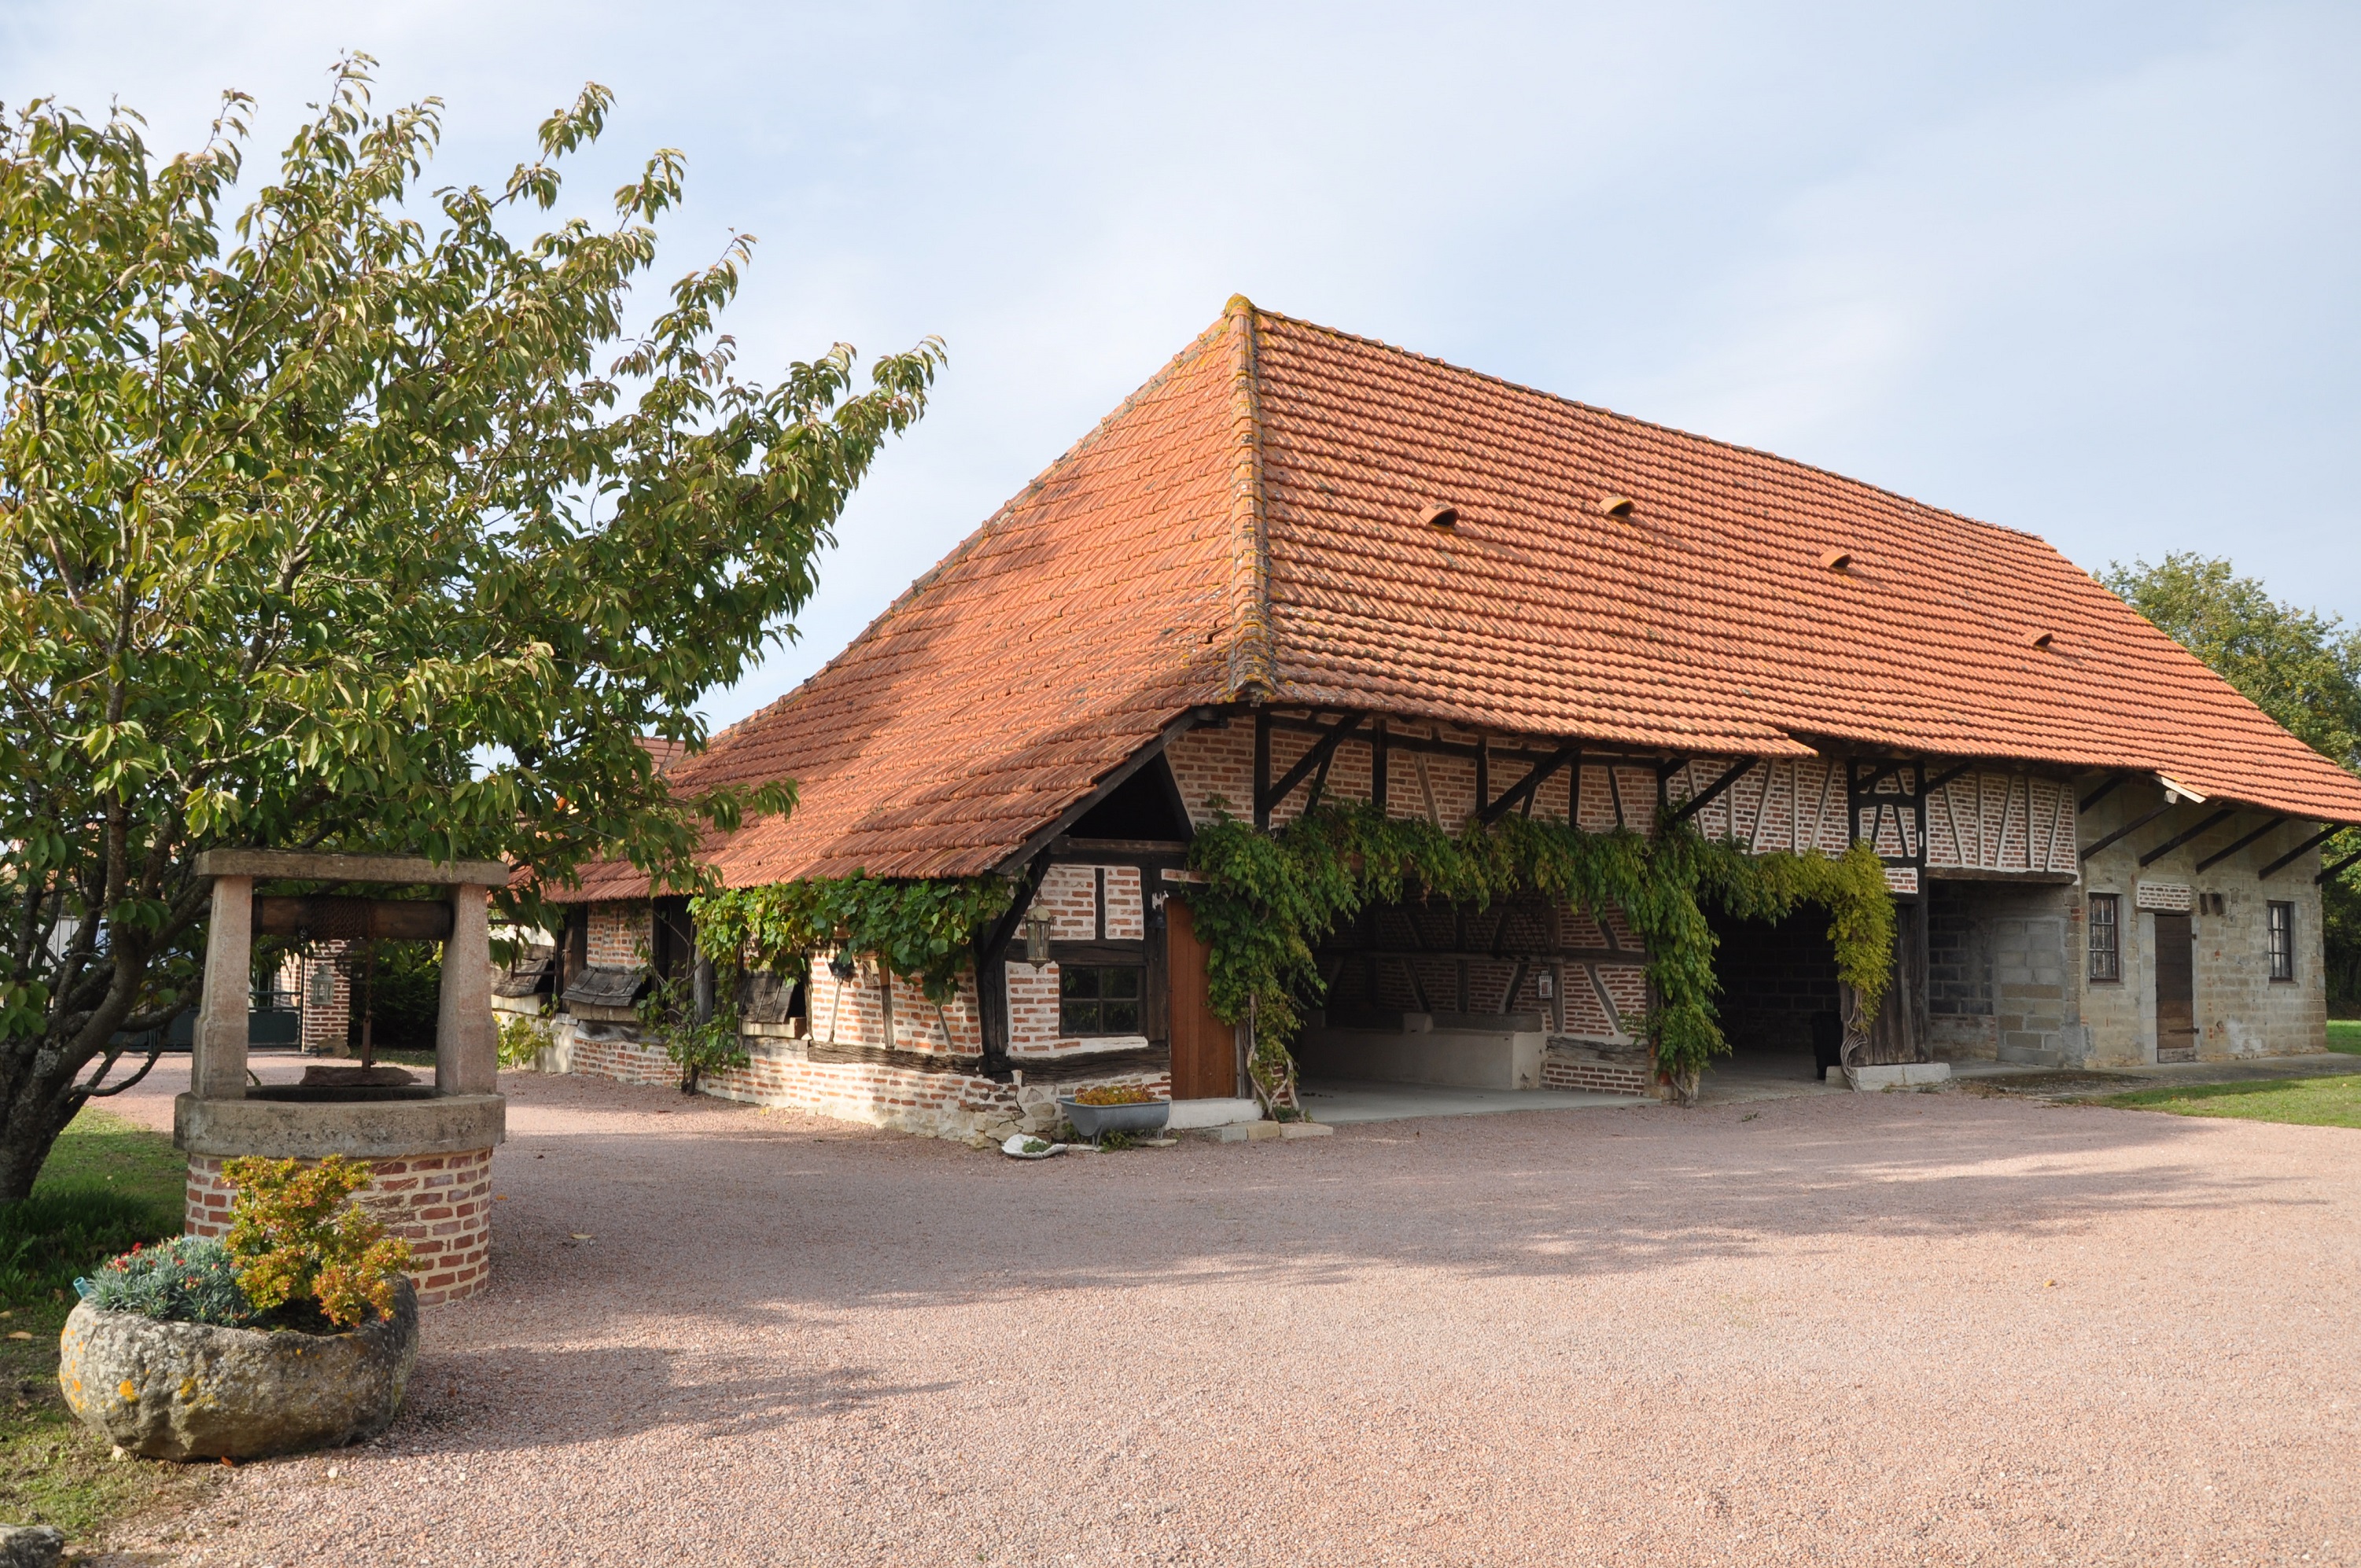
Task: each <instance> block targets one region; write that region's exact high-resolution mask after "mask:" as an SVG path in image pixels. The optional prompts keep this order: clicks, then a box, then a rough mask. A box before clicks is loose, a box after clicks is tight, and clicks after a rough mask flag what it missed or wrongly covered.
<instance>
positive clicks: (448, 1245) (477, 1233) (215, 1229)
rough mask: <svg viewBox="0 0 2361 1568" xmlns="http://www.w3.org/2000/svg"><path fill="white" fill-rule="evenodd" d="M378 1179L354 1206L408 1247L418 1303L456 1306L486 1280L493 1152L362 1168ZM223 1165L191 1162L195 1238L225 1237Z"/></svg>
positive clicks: (190, 1223) (190, 1220)
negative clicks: (359, 1204)
mask: <svg viewBox="0 0 2361 1568" xmlns="http://www.w3.org/2000/svg"><path fill="white" fill-rule="evenodd" d="M361 1163H362V1164H364V1165H367V1166H368V1167H369V1168H370V1170H371V1171H372V1172H373V1173H374V1175H375V1179H374V1180H373V1181H372V1182H371V1183H370V1184H369V1186H368V1187H367V1188H366V1189H364V1190H362V1192H361V1194H360V1197H359V1201H360V1202H362V1203H363V1204H365V1205H367V1206H368V1210H369V1212H371V1213H372V1214H374V1215H376V1216H377V1218H378V1219H379V1220H380V1221H382V1222H383V1223H384V1224H385V1227H386V1229H387V1230H389V1231H390V1232H392V1233H393V1234H395V1235H398V1236H401V1238H402V1239H404V1240H405V1241H407V1242H409V1243H410V1254H411V1259H412V1266H411V1269H410V1281H411V1283H412V1285H414V1286H416V1287H417V1289H418V1303H419V1305H420V1306H422V1307H425V1306H433V1305H434V1304H435V1303H436V1302H439V1301H456V1300H459V1299H462V1298H463V1297H467V1296H472V1295H474V1294H475V1293H476V1292H477V1291H478V1290H481V1289H482V1288H484V1287H485V1285H486V1284H488V1283H489V1281H490V1279H491V1264H490V1260H489V1255H490V1252H491V1243H492V1194H491V1180H492V1151H491V1150H489V1149H488V1148H486V1149H462V1150H458V1151H456V1152H454V1153H450V1154H422V1155H400V1156H394V1157H384V1158H378V1157H372V1158H367V1159H364V1160H362V1161H361ZM222 1164H223V1162H222V1161H221V1160H219V1159H215V1158H213V1157H208V1156H204V1155H192V1156H191V1157H190V1158H189V1186H188V1207H187V1216H186V1220H185V1222H184V1223H183V1226H182V1228H183V1229H184V1230H185V1231H186V1232H187V1233H188V1234H190V1235H192V1236H218V1235H222V1234H225V1233H226V1232H227V1231H228V1230H229V1201H230V1193H231V1190H232V1189H231V1187H230V1185H229V1184H228V1183H227V1182H226V1181H225V1180H223V1179H222V1173H221V1168H222Z"/></svg>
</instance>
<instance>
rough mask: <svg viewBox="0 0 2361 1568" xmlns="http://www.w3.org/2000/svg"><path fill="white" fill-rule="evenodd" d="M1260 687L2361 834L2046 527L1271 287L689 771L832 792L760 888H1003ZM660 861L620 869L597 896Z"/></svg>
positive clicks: (712, 779)
mask: <svg viewBox="0 0 2361 1568" xmlns="http://www.w3.org/2000/svg"><path fill="white" fill-rule="evenodd" d="M1612 497H1621V498H1628V499H1630V500H1631V502H1632V506H1631V510H1630V513H1629V515H1628V516H1625V517H1615V516H1609V515H1607V514H1606V513H1604V512H1603V511H1602V510H1600V507H1601V503H1602V502H1603V501H1605V500H1607V499H1609V498H1612ZM1436 505H1444V506H1449V507H1453V508H1455V509H1456V510H1457V513H1458V521H1457V523H1456V525H1455V526H1454V527H1452V528H1449V529H1447V530H1446V529H1441V528H1436V527H1433V526H1430V525H1428V524H1427V523H1425V522H1423V521H1422V513H1423V512H1424V511H1425V510H1427V509H1429V508H1431V507H1433V506H1436ZM1838 552H1844V553H1849V554H1850V565H1846V566H1844V567H1842V568H1841V569H1839V568H1835V567H1831V566H1830V565H1827V564H1826V562H1827V560H1828V557H1829V556H1830V555H1831V554H1833V553H1838ZM2037 640H2038V641H2037ZM1248 700H1268V701H1279V702H1283V703H1288V704H1292V705H1320V706H1327V707H1349V708H1365V709H1370V710H1376V711H1382V712H1388V713H1393V714H1398V715H1404V716H1417V717H1424V718H1434V719H1438V720H1444V721H1447V722H1449V723H1452V724H1455V725H1459V726H1464V727H1466V728H1470V729H1488V730H1492V731H1496V732H1504V733H1512V734H1519V735H1524V736H1528V737H1536V738H1541V737H1550V738H1560V739H1565V740H1595V741H1599V742H1607V743H1623V744H1627V745H1631V746H1635V747H1651V748H1668V749H1673V750H1677V751H1687V752H1693V753H1697V754H1701V755H1752V756H1784V755H1797V754H1806V753H1809V752H1810V751H1813V750H1814V748H1815V746H1821V747H1825V746H1827V745H1828V744H1830V743H1837V744H1839V745H1845V744H1850V745H1857V746H1860V747H1863V748H1874V749H1885V750H1897V751H1907V752H1918V753H1927V754H1931V755H1937V756H1945V757H1958V758H1970V757H1975V758H1989V759H1993V760H1996V761H2007V762H2025V763H2030V764H2036V765H2047V766H2057V767H2068V768H2076V769H2125V770H2131V771H2135V772H2139V773H2158V774H2160V775H2163V776H2165V777H2167V778H2169V779H2170V780H2172V781H2174V782H2175V783H2177V784H2180V785H2183V786H2185V787H2187V788H2188V789H2190V790H2191V791H2193V792H2195V793H2197V794H2200V795H2205V796H2208V797H2218V798H2220V799H2222V800H2224V801H2235V802H2238V803H2242V804H2246V805H2249V806H2259V807H2263V808H2266V809H2269V810H2275V811H2283V812H2286V813H2288V814H2290V815H2291V816H2300V817H2313V818H2319V819H2323V820H2331V821H2347V822H2351V821H2361V781H2356V779H2355V778H2354V777H2353V776H2352V775H2350V774H2348V773H2345V772H2344V771H2343V770H2342V769H2340V768H2338V767H2336V766H2334V764H2333V763H2331V762H2328V761H2327V760H2326V759H2324V758H2323V757H2321V756H2320V755H2319V754H2318V753H2316V752H2314V751H2312V750H2311V749H2310V748H2309V747H2306V746H2305V745H2303V744H2302V743H2301V741H2299V740H2296V739H2295V738H2294V737H2292V736H2290V734H2288V733H2287V732H2286V731H2285V730H2283V729H2280V728H2279V726H2278V725H2277V724H2275V723H2273V722H2272V721H2271V719H2270V718H2268V717H2267V716H2266V715H2265V714H2264V713H2263V712H2262V711H2261V710H2260V709H2258V708H2257V707H2255V706H2254V705H2253V704H2252V703H2250V702H2249V701H2247V700H2246V697H2244V696H2241V695H2240V694H2239V693H2238V692H2237V691H2236V690H2235V688H2234V687H2232V686H2231V685H2229V684H2228V683H2227V682H2225V681H2224V680H2222V679H2221V677H2219V676H2218V675H2216V674H2213V672H2212V671H2211V670H2209V669H2207V668H2206V667H2205V666H2204V665H2203V664H2202V663H2200V662H2199V661H2198V660H2197V659H2196V658H2195V657H2193V656H2192V655H2191V654H2190V653H2189V652H2187V651H2186V650H2184V649H2183V648H2181V647H2180V645H2179V644H2177V643H2175V642H2174V641H2172V640H2171V639H2170V638H2169V637H2167V636H2165V635H2164V633H2162V632H2161V631H2159V630H2157V629H2156V628H2155V627H2154V626H2152V625H2150V624H2149V623H2148V622H2147V620H2143V619H2141V618H2140V617H2139V616H2138V615H2137V614H2136V613H2134V612H2133V611H2132V610H2131V609H2129V608H2127V607H2126V606H2125V604H2124V603H2123V602H2122V601H2121V600H2120V599H2118V598H2115V597H2114V595H2113V594H2111V593H2109V592H2108V591H2107V590H2106V589H2105V588H2103V587H2101V586H2100V585H2099V584H2098V583H2096V582H2095V581H2093V580H2092V578H2091V577H2090V576H2089V575H2088V574H2086V573H2084V572H2082V571H2081V570H2080V569H2078V568H2077V567H2076V566H2074V565H2073V564H2072V563H2070V562H2069V561H2068V560H2066V559H2065V558H2064V557H2063V556H2061V555H2059V554H2058V552H2057V551H2055V550H2053V549H2052V548H2050V546H2049V545H2048V544H2047V543H2044V542H2043V541H2041V540H2040V539H2037V538H2036V537H2034V536H2032V535H2030V534H2026V533H2021V532H2016V531H2015V530H2011V529H2007V528H2002V527H1997V526H1995V525H1993V524H1991V523H1985V522H1979V521H1974V520H1973V519H1970V518H1965V517H1961V516H1960V515H1958V514H1957V513H1953V512H1948V511H1944V510H1940V509H1938V508H1935V507H1930V506H1927V505H1924V504H1922V503H1920V502H1917V501H1914V500H1911V499H1906V498H1905V497H1902V496H1897V495H1894V494H1892V493H1890V492H1888V491H1885V490H1882V489H1879V488H1876V487H1874V486H1872V485H1865V484H1862V483H1861V482H1860V481H1858V480H1853V479H1847V478H1843V477H1839V476H1838V475H1834V474H1830V473H1827V472H1824V471H1822V470H1820V469H1817V468H1813V467H1810V466H1806V465H1805V464H1801V463H1795V462H1791V461H1789V460H1788V459H1785V458H1783V457H1776V456H1773V455H1770V454H1768V453H1763V452H1755V451H1751V450H1749V449H1747V448H1744V447H1739V446H1732V445H1729V444H1725V443H1722V442H1718V441H1712V440H1708V439H1707V438H1705V437H1702V436H1697V435H1691V434H1688V433H1684V432H1681V431H1676V430H1669V429H1666V428H1664V426H1661V425H1654V424H1650V423H1648V422H1644V421H1642V420H1636V419H1631V418H1629V417H1627V416H1625V415H1622V414H1617V413H1612V412H1609V411H1606V410H1603V409H1597V408H1592V407H1589V406H1587V405H1586V404H1582V403H1577V402H1573V401H1569V400H1566V399H1564V398H1558V397H1554V396H1551V395H1549V394H1547V393H1544V392H1538V391H1534V390H1532V389H1530V388H1525V387H1519V386H1514V385H1511V384H1510V383H1508V382H1504V381H1501V380H1499V379H1497V378H1493V377H1489V376H1485V375H1481V374H1478V373H1477V372H1474V371H1470V370H1464V369H1461V368H1459V367H1456V366H1452V365H1446V364H1444V363H1443V362H1442V361H1440V360H1436V359H1430V358H1427V357H1425V356H1421V355H1416V354H1411V353H1408V352H1406V351H1404V350H1402V349H1399V348H1394V347H1390V346H1389V345H1384V344H1381V343H1376V342H1372V341H1370V340H1368V339H1367V338H1360V337H1355V336H1352V335H1350V334H1345V333H1341V332H1335V331H1332V330H1330V329H1327V328H1324V327H1319V326H1314V325H1312V324H1311V323H1306V322H1300V321H1296V320H1293V319H1291V318H1289V317H1286V316H1281V315H1276V314H1273V313H1270V312H1268V311H1261V310H1257V309H1256V308H1255V307H1254V306H1253V305H1251V304H1249V303H1248V302H1246V301H1245V300H1244V299H1236V300H1233V301H1232V302H1230V306H1229V308H1228V310H1227V311H1226V312H1225V313H1224V315H1223V317H1222V319H1221V320H1220V321H1219V322H1217V323H1214V325H1213V326H1212V327H1211V328H1209V329H1208V330H1207V331H1206V332H1205V333H1204V334H1202V335H1201V336H1199V337H1198V338H1197V340H1196V341H1195V342H1193V343H1191V344H1190V345H1188V347H1186V348H1184V349H1182V350H1181V351H1180V354H1179V355H1178V356H1175V357H1174V358H1173V359H1172V361H1171V362H1170V364H1168V365H1167V366H1166V367H1164V368H1163V370H1161V371H1160V372H1159V374H1158V375H1157V376H1156V378H1154V379H1153V380H1151V381H1149V382H1148V385H1147V386H1145V387H1143V388H1141V389H1140V390H1139V391H1137V393H1135V394H1133V396H1132V397H1131V398H1130V399H1129V400H1126V402H1125V403H1124V404H1123V406H1122V407H1121V408H1119V409H1117V410H1116V411H1115V412H1114V413H1112V414H1110V415H1109V416H1107V418H1106V419H1105V420H1104V421H1103V422H1101V423H1100V424H1099V426H1098V428H1097V429H1096V430H1094V431H1093V432H1092V433H1090V434H1089V435H1088V436H1086V437H1085V438H1084V439H1083V440H1082V441H1081V442H1079V443H1078V444H1076V445H1075V446H1074V447H1073V448H1072V449H1071V451H1069V452H1068V453H1066V455H1064V456H1062V457H1060V459H1059V460H1058V461H1057V462H1056V463H1054V464H1052V465H1051V466H1049V469H1048V470H1047V471H1046V472H1044V473H1043V474H1042V475H1041V476H1040V477H1038V478H1037V479H1036V480H1034V481H1033V483H1032V484H1031V485H1029V486H1027V488H1026V489H1025V490H1024V492H1023V493H1022V494H1020V495H1018V496H1017V497H1016V498H1015V499H1012V500H1010V501H1009V502H1008V503H1007V504H1006V505H1005V506H1004V507H1002V508H1001V509H1000V510H999V511H998V512H997V513H995V514H994V516H993V517H992V518H991V520H990V521H986V522H985V523H984V524H983V527H981V528H979V529H978V530H977V531H976V532H974V533H973V534H972V535H970V536H969V538H968V539H967V540H966V541H965V542H963V543H961V545H960V546H959V547H958V548H957V549H956V550H954V551H952V552H951V554H950V555H948V556H946V557H945V558H944V559H943V560H942V561H941V562H940V563H939V564H938V565H936V566H935V567H934V568H933V569H932V570H931V571H929V572H928V573H927V574H926V575H925V576H922V577H920V578H919V579H918V580H917V582H916V583H914V584H912V585H911V587H910V588H909V589H908V591H906V593H904V594H903V595H902V597H901V598H898V599H897V600H895V603H894V604H893V605H892V606H891V607H889V608H888V609H886V610H885V612H884V614H883V615H881V616H879V617H878V618H877V620H875V621H873V622H872V623H871V624H870V626H869V627H868V629H867V630H864V631H863V632H862V634H861V635H860V636H859V637H858V638H857V639H855V640H854V641H853V642H852V643H851V645H850V646H849V647H847V648H846V649H845V650H844V652H841V653H840V654H839V655H837V657H836V658H835V659H833V660H831V661H830V662H829V664H828V665H827V666H826V667H825V668H824V669H822V670H820V671H819V672H818V674H814V675H813V676H812V677H811V678H810V679H809V680H807V681H806V682H804V683H803V685H800V686H798V687H796V689H795V690H794V691H793V692H790V693H789V694H788V695H787V696H784V697H781V698H780V699H779V700H778V701H776V702H774V703H773V704H771V705H770V706H769V707H765V708H763V710H762V711H760V712H758V713H756V714H754V715H752V717H750V718H746V719H744V720H742V721H741V722H740V723H738V724H735V725H732V726H731V727H730V728H729V729H725V730H723V731H722V732H721V733H720V734H719V735H718V736H716V737H715V738H714V740H713V742H712V745H711V746H710V748H709V749H708V750H707V751H705V752H704V753H703V754H701V755H698V756H694V757H686V758H683V759H681V760H680V761H679V762H676V763H675V764H673V766H672V767H671V769H670V773H671V777H672V780H673V782H674V784H675V786H676V787H678V788H682V789H685V790H694V789H697V788H701V787H706V786H709V785H712V784H723V783H732V782H737V783H749V782H755V781H760V780H767V779H773V778H780V777H788V778H793V779H795V780H796V783H797V784H798V786H799V789H800V804H799V805H798V806H797V807H796V810H795V811H794V812H793V813H792V814H791V815H789V816H788V817H785V818H767V819H764V820H761V821H757V822H752V823H750V824H748V825H746V826H745V827H743V828H741V829H740V830H739V831H738V832H736V833H735V834H731V835H730V836H728V837H727V838H726V839H722V838H717V839H715V840H714V841H713V843H712V844H711V845H710V846H709V850H708V855H707V856H706V857H705V858H707V859H708V860H709V861H710V862H711V863H712V864H713V866H714V867H715V869H716V870H718V871H719V872H720V873H721V876H722V878H723V880H724V881H725V882H726V883H729V884H730V885H732V886H744V885H750V884H753V883H766V882H774V881H784V880H790V879H793V878H797V877H805V876H829V875H840V874H843V873H845V872H851V871H854V870H856V869H865V870H867V871H868V872H871V873H872V874H875V875H881V876H949V875H961V874H969V873H974V872H985V871H989V870H992V869H994V867H996V866H998V865H1000V864H1001V863H1002V862H1003V861H1005V860H1006V859H1007V857H1008V856H1009V855H1010V853H1011V852H1012V851H1013V850H1016V848H1018V847H1019V846H1020V845H1022V844H1024V843H1025V842H1026V841H1027V838H1028V836H1030V835H1033V834H1034V833H1036V832H1037V831H1038V829H1040V828H1042V827H1044V826H1045V825H1046V824H1049V823H1050V822H1052V821H1054V820H1055V819H1056V818H1057V817H1059V816H1060V814H1061V813H1062V812H1064V811H1066V810H1067V809H1068V808H1069V807H1071V806H1073V805H1075V804H1076V803H1077V802H1079V801H1081V800H1082V799H1083V798H1084V797H1085V796H1087V795H1089V794H1090V793H1091V791H1092V790H1093V788H1094V787H1095V786H1096V784H1098V783H1099V781H1100V780H1101V779H1103V778H1104V776H1105V775H1106V774H1107V773H1109V772H1110V771H1112V770H1113V769H1115V767H1117V766H1118V765H1120V764H1121V763H1122V762H1125V761H1126V760H1127V759H1128V758H1130V757H1131V756H1133V755H1134V754H1135V753H1137V751H1138V750H1139V748H1140V747H1141V746H1143V745H1145V744H1147V743H1148V741H1150V740H1153V739H1155V738H1156V737H1157V736H1158V735H1159V733H1160V732H1162V731H1163V730H1164V729H1166V727H1167V726H1168V725H1170V724H1171V723H1172V722H1173V721H1174V720H1175V719H1176V718H1179V717H1180V716H1182V715H1185V714H1186V713H1187V712H1188V711H1189V710H1190V709H1191V707H1197V706H1201V705H1205V704H1218V703H1226V702H1237V701H1248ZM645 885H646V884H645V881H644V879H642V878H639V877H638V876H637V874H636V873H633V872H630V871H629V870H628V868H623V867H600V868H594V869H593V870H592V871H591V872H589V873H588V874H587V875H586V878H585V883H584V886H583V888H582V890H581V891H580V892H578V893H576V894H571V895H570V896H573V897H577V898H581V897H593V898H596V897H621V896H631V895H635V894H639V893H642V892H644V889H645Z"/></svg>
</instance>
